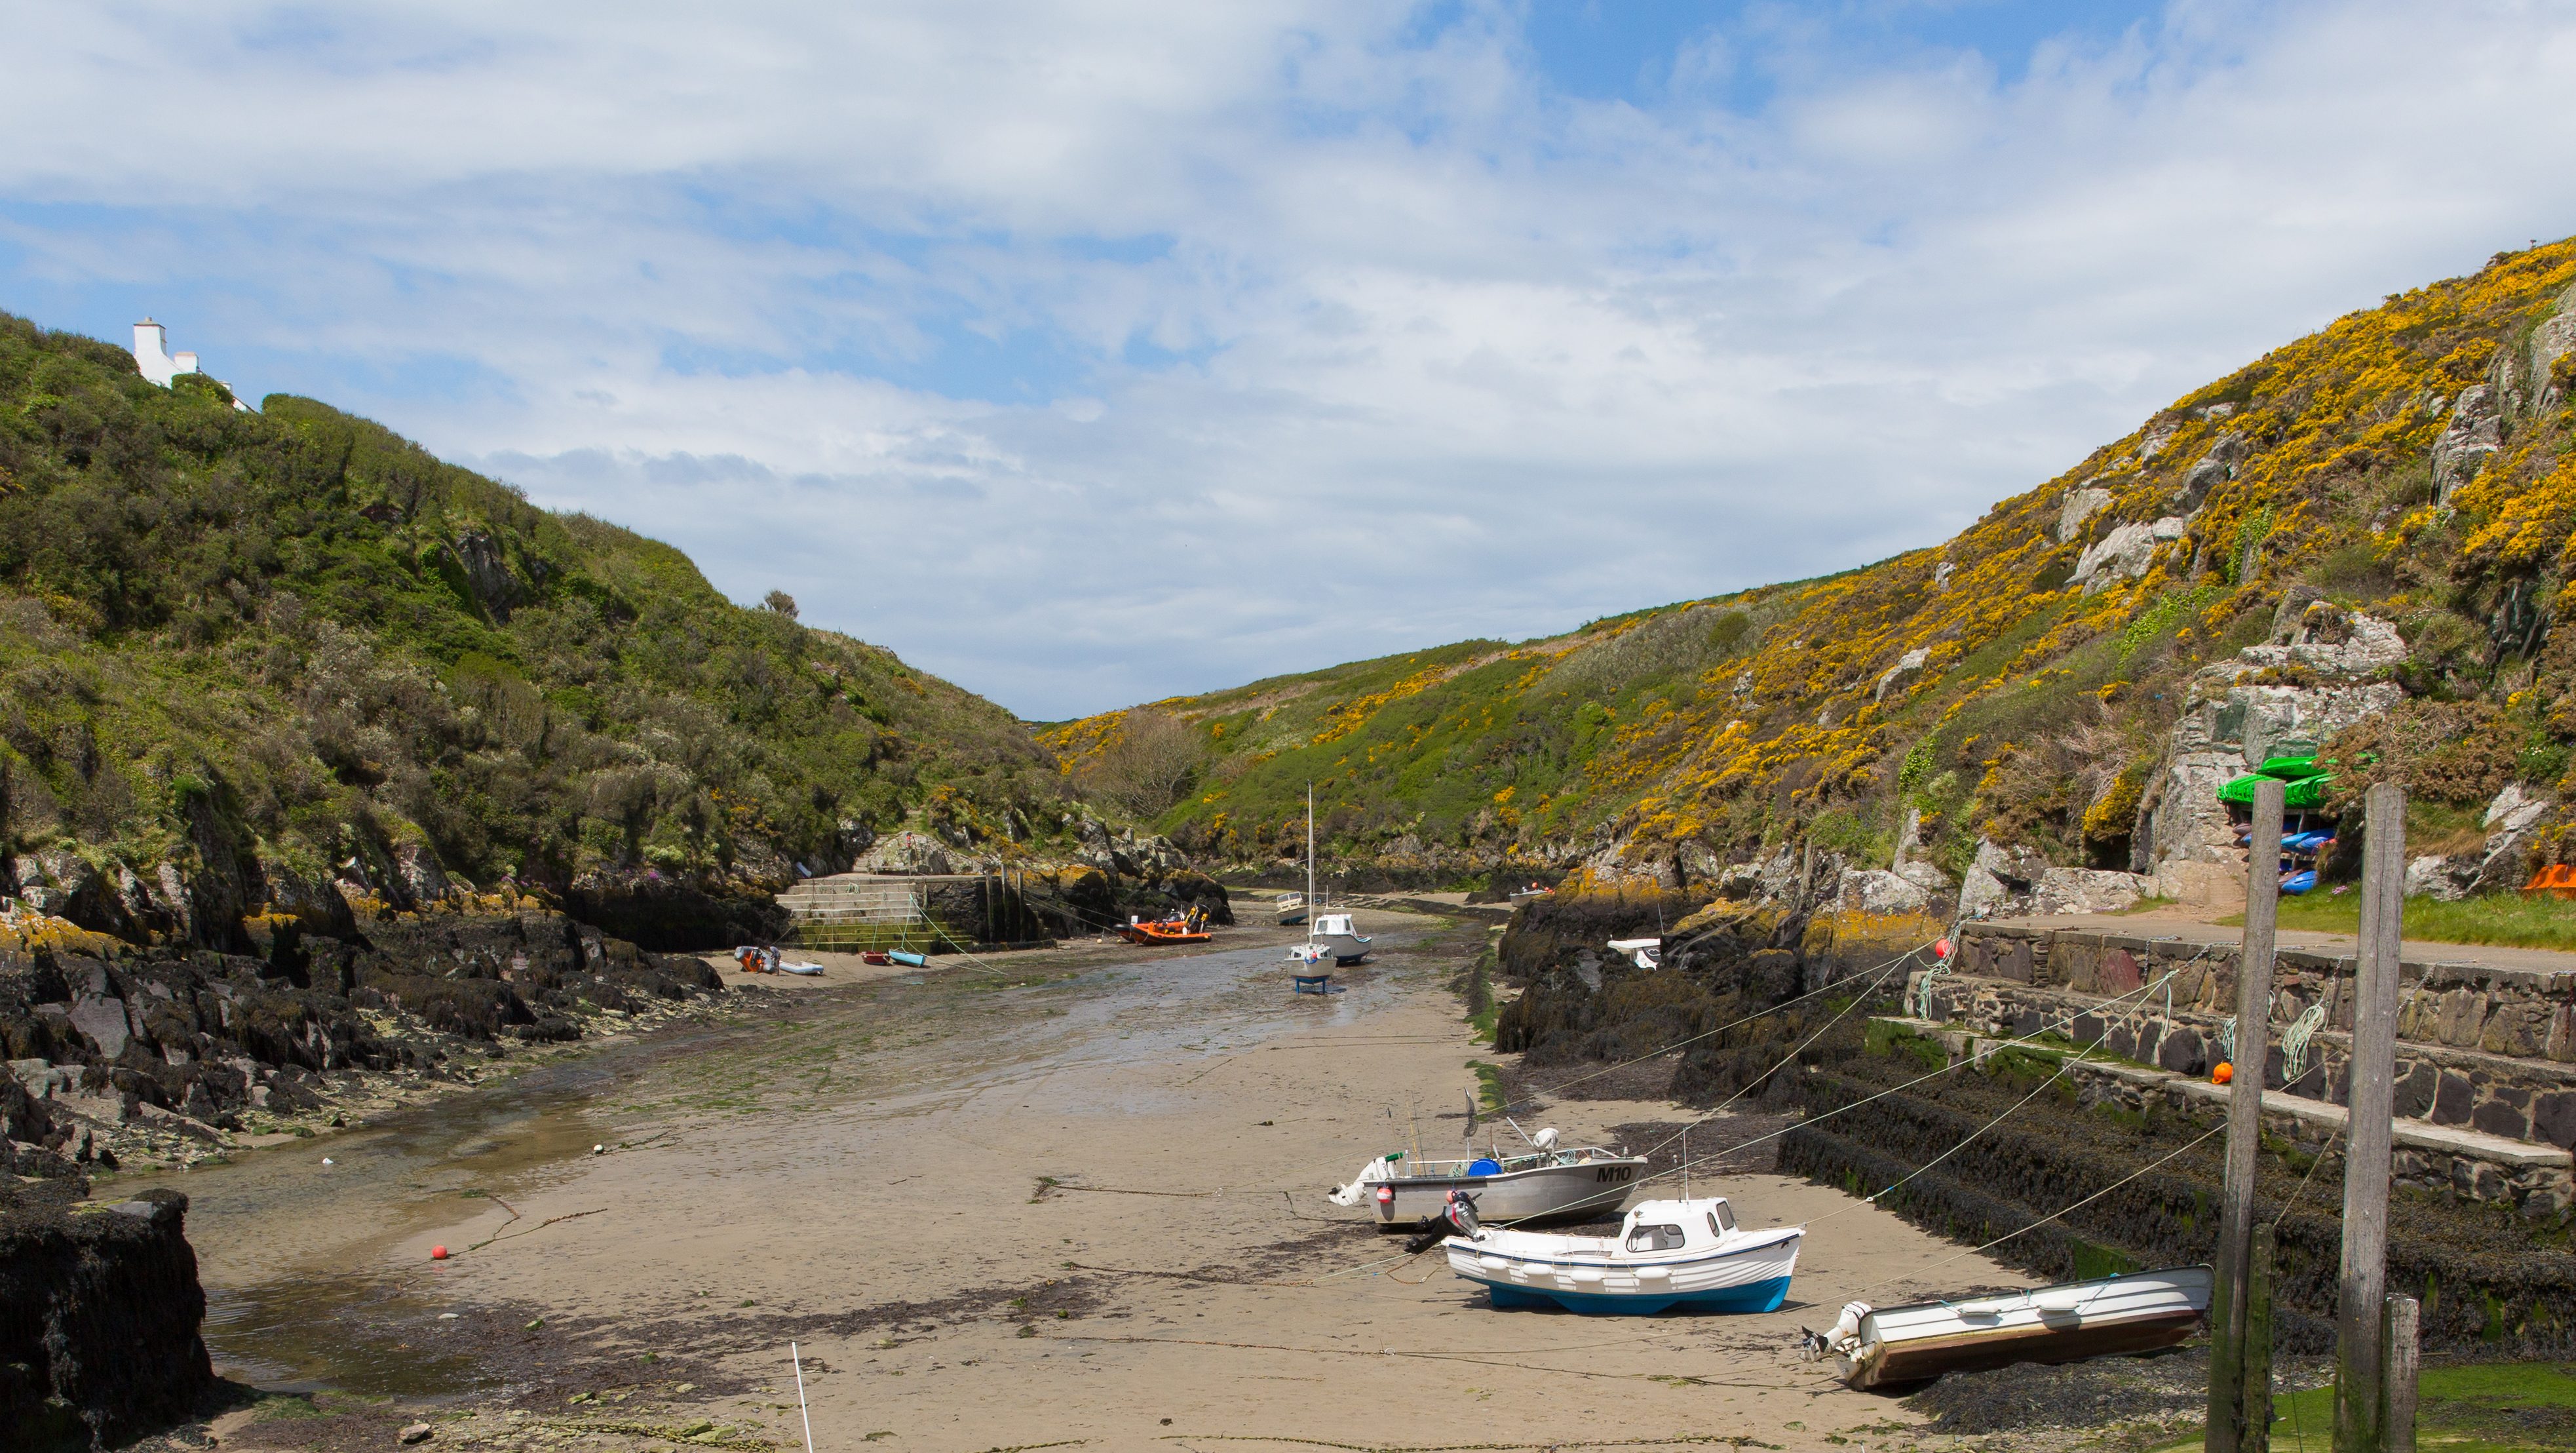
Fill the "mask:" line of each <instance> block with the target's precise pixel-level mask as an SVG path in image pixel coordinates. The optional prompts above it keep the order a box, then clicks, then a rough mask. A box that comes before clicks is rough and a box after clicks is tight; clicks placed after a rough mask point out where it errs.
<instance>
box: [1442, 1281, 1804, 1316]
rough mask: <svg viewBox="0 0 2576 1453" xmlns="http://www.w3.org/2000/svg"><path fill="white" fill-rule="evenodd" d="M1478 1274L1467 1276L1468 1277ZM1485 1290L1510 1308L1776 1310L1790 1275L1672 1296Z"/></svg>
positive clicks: (1500, 1286)
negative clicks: (1715, 1289) (1710, 1290)
mask: <svg viewBox="0 0 2576 1453" xmlns="http://www.w3.org/2000/svg"><path fill="white" fill-rule="evenodd" d="M1477 1279H1478V1278H1474V1277H1470V1278H1469V1280H1471V1281H1473V1280H1477ZM1484 1286H1485V1290H1486V1291H1487V1292H1489V1293H1490V1294H1491V1295H1492V1297H1493V1302H1494V1305H1495V1306H1497V1307H1501V1308H1504V1309H1506V1310H1509V1309H1513V1308H1536V1309H1540V1310H1544V1309H1546V1308H1548V1307H1559V1308H1562V1309H1564V1310H1566V1311H1569V1312H1581V1313H1583V1314H1584V1315H1585V1316H1590V1317H1651V1316H1653V1315H1654V1314H1655V1313H1657V1312H1669V1311H1671V1310H1672V1309H1673V1308H1675V1307H1681V1308H1683V1309H1685V1310H1688V1311H1693V1312H1776V1311H1778V1310H1780V1308H1781V1307H1782V1306H1783V1305H1785V1304H1786V1303H1787V1302H1788V1300H1789V1278H1787V1277H1785V1276H1775V1277H1771V1278H1769V1279H1767V1280H1764V1281H1757V1282H1752V1283H1749V1284H1747V1285H1744V1286H1740V1287H1726V1288H1724V1289H1722V1290H1718V1291H1712V1292H1692V1293H1685V1294H1678V1295H1673V1296H1658V1295H1647V1294H1643V1293H1635V1292H1630V1293H1620V1294H1613V1293H1608V1292H1568V1291H1556V1290H1552V1289H1551V1290H1547V1291H1539V1290H1535V1289H1533V1288H1530V1287H1523V1286H1514V1285H1511V1284H1509V1283H1507V1282H1498V1281H1488V1282H1485V1283H1484Z"/></svg>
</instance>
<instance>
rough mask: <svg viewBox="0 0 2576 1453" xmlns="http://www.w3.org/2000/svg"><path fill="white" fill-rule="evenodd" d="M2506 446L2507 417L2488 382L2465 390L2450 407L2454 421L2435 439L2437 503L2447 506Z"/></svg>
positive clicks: (2434, 484)
mask: <svg viewBox="0 0 2576 1453" xmlns="http://www.w3.org/2000/svg"><path fill="white" fill-rule="evenodd" d="M2503 447H2504V416H2503V414H2502V413H2501V411H2499V410H2498V409H2497V407H2496V397H2495V390H2494V389H2491V388H2489V387H2487V386H2486V385H2485V384H2477V385H2474V386H2472V387H2470V388H2468V389H2465V390H2462V391H2461V394H2460V401H2459V402H2458V403H2456V404H2453V405H2452V406H2451V422H2450V423H2448V424H2446V425H2444V426H2443V429H2442V432H2441V435H2440V436H2439V437H2438V438H2436V439H2434V441H2433V489H2434V502H2435V503H2437V504H2443V505H2448V504H2449V503H2450V502H2451V496H2452V495H2453V494H2455V493H2457V492H2458V491H2459V488H2460V486H2461V485H2464V484H2466V483H2468V482H2469V481H2470V480H2472V479H2475V478H2477V477H2478V471H2479V470H2481V469H2484V468H2486V464H2487V460H2488V459H2490V458H2492V457H2493V456H2494V454H2495V452H2496V451H2497V450H2498V449H2501V448H2503Z"/></svg>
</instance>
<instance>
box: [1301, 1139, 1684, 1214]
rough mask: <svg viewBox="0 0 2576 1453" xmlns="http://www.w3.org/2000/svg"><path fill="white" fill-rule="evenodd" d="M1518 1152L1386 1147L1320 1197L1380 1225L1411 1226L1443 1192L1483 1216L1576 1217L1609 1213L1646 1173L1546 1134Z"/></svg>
mask: <svg viewBox="0 0 2576 1453" xmlns="http://www.w3.org/2000/svg"><path fill="white" fill-rule="evenodd" d="M1539 1138H1540V1140H1542V1141H1544V1142H1546V1143H1545V1144H1544V1145H1543V1146H1542V1147H1540V1148H1535V1149H1533V1150H1532V1151H1531V1152H1530V1153H1529V1154H1526V1155H1507V1156H1481V1157H1478V1158H1477V1159H1474V1160H1413V1159H1408V1158H1407V1157H1406V1156H1405V1154H1404V1152H1402V1151H1400V1150H1396V1151H1389V1152H1387V1153H1386V1154H1385V1155H1381V1156H1379V1157H1378V1158H1377V1159H1375V1160H1373V1161H1370V1162H1369V1163H1368V1164H1367V1165H1366V1166H1365V1167H1363V1168H1362V1169H1361V1171H1360V1173H1359V1176H1358V1178H1357V1179H1355V1180H1353V1181H1352V1182H1351V1183H1350V1184H1349V1185H1346V1186H1337V1187H1335V1188H1334V1189H1333V1190H1332V1192H1331V1193H1330V1194H1329V1195H1328V1196H1327V1198H1326V1199H1328V1200H1330V1201H1331V1202H1332V1203H1333V1204H1334V1205H1337V1206H1364V1207H1367V1208H1368V1209H1369V1210H1370V1212H1371V1213H1373V1214H1374V1215H1375V1217H1376V1219H1377V1223H1378V1224H1379V1225H1380V1226H1382V1227H1386V1228H1388V1229H1394V1230H1411V1229H1413V1228H1414V1227H1415V1226H1416V1225H1419V1224H1420V1223H1421V1221H1422V1218H1424V1217H1425V1216H1437V1215H1439V1214H1440V1213H1441V1212H1442V1210H1444V1209H1445V1208H1446V1207H1447V1206H1448V1204H1449V1193H1450V1192H1451V1191H1453V1190H1464V1191H1465V1192H1467V1194H1469V1195H1471V1196H1473V1197H1475V1199H1476V1214H1477V1215H1478V1216H1479V1217H1480V1218H1482V1219H1484V1220H1486V1221H1489V1222H1506V1223H1509V1222H1540V1221H1581V1220H1588V1219H1591V1218H1592V1217H1595V1216H1608V1215H1612V1214H1615V1213H1616V1212H1617V1211H1618V1210H1619V1208H1620V1206H1621V1205H1622V1204H1624V1203H1625V1202H1626V1201H1627V1199H1628V1191H1629V1189H1630V1188H1631V1187H1633V1186H1634V1185H1636V1184H1637V1182H1638V1181H1639V1180H1640V1179H1641V1178H1642V1177H1643V1176H1644V1175H1645V1173H1646V1158H1645V1157H1644V1156H1641V1155H1629V1154H1627V1153H1626V1152H1625V1151H1617V1150H1608V1149H1604V1148H1603V1147H1601V1146H1597V1145H1586V1146H1578V1147H1573V1148H1568V1149H1558V1148H1557V1146H1556V1145H1555V1143H1554V1137H1553V1135H1552V1133H1551V1132H1548V1131H1541V1132H1540V1133H1539Z"/></svg>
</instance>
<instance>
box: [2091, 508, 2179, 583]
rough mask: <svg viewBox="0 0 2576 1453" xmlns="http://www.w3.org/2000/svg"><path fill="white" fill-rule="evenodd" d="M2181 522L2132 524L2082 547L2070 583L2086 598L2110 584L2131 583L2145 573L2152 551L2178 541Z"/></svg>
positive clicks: (2174, 519) (2176, 518)
mask: <svg viewBox="0 0 2576 1453" xmlns="http://www.w3.org/2000/svg"><path fill="white" fill-rule="evenodd" d="M2182 531H2183V520H2182V518H2181V517H2180V516H2178V515H2174V516H2167V517H2166V518H2164V519H2161V520H2157V521H2155V522H2154V523H2152V524H2142V523H2138V522H2135V521H2132V522H2131V523H2129V524H2125V525H2122V526H2120V527H2118V528H2117V529H2114V530H2113V531H2111V533H2109V534H2107V535H2105V536H2103V537H2102V538H2101V539H2099V540H2096V541H2094V542H2093V543H2092V544H2090V545H2087V546H2085V547H2084V553H2083V555H2081V556H2080V557H2078V558H2077V560H2076V562H2075V575H2074V577H2073V578H2074V580H2075V581H2076V583H2077V584H2080V585H2082V586H2083V587H2084V593H2085V594H2087V595H2090V594H2092V593H2094V592H2095V591H2098V590H2101V589H2103V588H2105V587H2107V586H2109V585H2110V584H2111V583H2112V582H2114V581H2119V580H2134V579H2136V578H2137V577H2138V576H2141V575H2144V574H2146V573H2147V565H2148V563H2149V562H2150V561H2152V560H2153V559H2154V558H2155V554H2156V551H2157V550H2159V549H2161V548H2163V547H2164V546H2165V545H2166V544H2168V543H2170V542H2172V541H2175V540H2179V539H2181V538H2182Z"/></svg>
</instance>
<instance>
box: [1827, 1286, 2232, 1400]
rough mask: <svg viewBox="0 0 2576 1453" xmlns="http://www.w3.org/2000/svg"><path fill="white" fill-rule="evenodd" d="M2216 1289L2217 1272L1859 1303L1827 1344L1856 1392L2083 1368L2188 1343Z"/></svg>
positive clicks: (1846, 1311)
mask: <svg viewBox="0 0 2576 1453" xmlns="http://www.w3.org/2000/svg"><path fill="white" fill-rule="evenodd" d="M2209 1289H2210V1271H2209V1268H2208V1267H2205V1266H2180V1267H2171V1268H2168V1269H2166V1270H2163V1271H2142V1272H2136V1273H2133V1274H2131V1275H2128V1276H2106V1277H2101V1278H2098V1279H2096V1280H2093V1281H2076V1282H2065V1283H2061V1284H2059V1285H2057V1286H2046V1287H2033V1288H2031V1289H2030V1290H2028V1291H2022V1292H2003V1293H2000V1294H1998V1295H1995V1296H1986V1297H1972V1298H1968V1299H1965V1300H1961V1301H1956V1302H1949V1301H1935V1302H1914V1303H1910V1304H1908V1305H1906V1306H1901V1307H1872V1306H1871V1305H1870V1304H1869V1303H1867V1302H1853V1303H1851V1304H1850V1305H1849V1306H1846V1307H1844V1308H1843V1314H1842V1319H1841V1320H1840V1321H1838V1322H1836V1323H1834V1328H1833V1330H1832V1331H1831V1332H1829V1333H1827V1334H1826V1335H1825V1336H1824V1337H1823V1338H1821V1339H1819V1340H1820V1341H1821V1343H1822V1348H1823V1350H1824V1351H1826V1352H1830V1353H1831V1354H1833V1355H1834V1357H1835V1358H1837V1359H1838V1360H1839V1361H1840V1362H1841V1364H1842V1378H1843V1381H1844V1382H1846V1383H1849V1384H1850V1385H1851V1386H1853V1387H1856V1388H1871V1387H1889V1386H1896V1385H1901V1384H1905V1383H1914V1382H1923V1381H1927V1380H1929V1379H1931V1378H1935V1377H1939V1376H1941V1375H1942V1374H1943V1373H1947V1372H1982V1371H1985V1370H1986V1369H1988V1368H1994V1367H2008V1366H2010V1365H2012V1364H2013V1363H2016V1362H2082V1361H2084V1360H2085V1359H2086V1358H2090V1357H2116V1356H2122V1355H2126V1354H2130V1353H2137V1352H2152V1351H2155V1350H2156V1349H2158V1348H2161V1347H2171V1346H2174V1345H2176V1344H2178V1343H2181V1342H2183V1341H2186V1340H2188V1339H2189V1338H2190V1337H2191V1335H2192V1333H2194V1332H2195V1331H2197V1330H2199V1327H2200V1323H2201V1319H2202V1317H2204V1316H2205V1315H2207V1313H2208V1311H2209Z"/></svg>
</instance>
